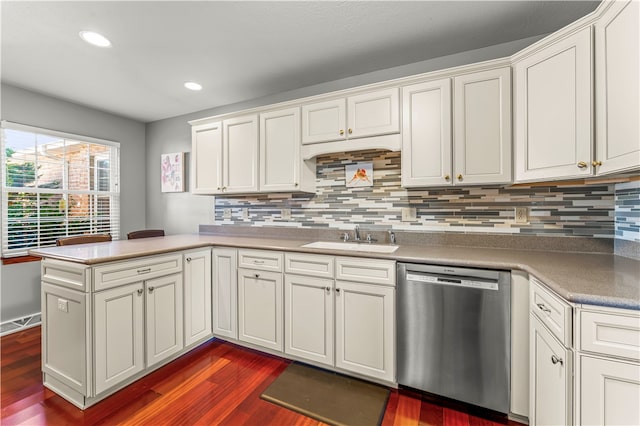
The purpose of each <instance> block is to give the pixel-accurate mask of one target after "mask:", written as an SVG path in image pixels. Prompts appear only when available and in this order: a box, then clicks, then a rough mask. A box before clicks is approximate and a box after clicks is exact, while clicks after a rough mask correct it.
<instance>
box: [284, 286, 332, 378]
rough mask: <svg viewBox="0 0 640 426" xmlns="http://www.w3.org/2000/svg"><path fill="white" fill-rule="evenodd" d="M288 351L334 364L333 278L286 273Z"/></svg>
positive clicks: (285, 316)
mask: <svg viewBox="0 0 640 426" xmlns="http://www.w3.org/2000/svg"><path fill="white" fill-rule="evenodd" d="M284 289H285V291H284V306H285V308H284V324H285V339H284V341H285V348H284V351H285V353H287V354H290V355H295V356H298V357H300V358H304V359H309V360H312V361H316V362H320V363H322V364H327V365H331V366H333V316H334V313H333V280H331V279H326V278H312V277H303V276H300V275H286V276H285V279H284Z"/></svg>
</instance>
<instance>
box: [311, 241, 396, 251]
mask: <svg viewBox="0 0 640 426" xmlns="http://www.w3.org/2000/svg"><path fill="white" fill-rule="evenodd" d="M302 247H304V248H315V249H325V250H344V251H360V252H368V253H393V252H394V251H396V250H397V249H398V246H388V245H381V244H370V243H366V242H364V243H344V242H336V241H316V242H313V243H309V244H305V245H303V246H302Z"/></svg>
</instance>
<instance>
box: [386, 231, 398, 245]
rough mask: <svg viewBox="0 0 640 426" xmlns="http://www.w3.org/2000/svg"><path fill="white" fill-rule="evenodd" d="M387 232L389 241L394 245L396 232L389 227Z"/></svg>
mask: <svg viewBox="0 0 640 426" xmlns="http://www.w3.org/2000/svg"><path fill="white" fill-rule="evenodd" d="M387 232H388V233H389V243H390V244H393V245H395V244H396V234H395V233H394V232H393V230H391V229H389V230H388V231H387Z"/></svg>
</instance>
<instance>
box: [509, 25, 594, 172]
mask: <svg viewBox="0 0 640 426" xmlns="http://www.w3.org/2000/svg"><path fill="white" fill-rule="evenodd" d="M514 80H515V111H514V115H515V151H516V156H515V167H516V172H515V180H516V181H520V182H521V181H535V180H548V179H563V178H575V177H587V176H589V175H590V174H591V170H592V165H591V147H592V143H593V135H592V127H593V126H592V117H591V101H592V97H593V90H592V87H593V86H592V85H593V73H592V43H591V27H586V28H583V29H581V30H579V31H577V32H575V33H573V34H571V35H569V36H567V37H565V38H561V39H558V40H554V41H552V42H550V43H549V44H548V45H545V46H543V47H540V48H539V49H537V50H535V51H533V52H531V53H530V54H529V55H528V56H525V57H524V58H522V59H518V60H517V61H516V62H515V64H514Z"/></svg>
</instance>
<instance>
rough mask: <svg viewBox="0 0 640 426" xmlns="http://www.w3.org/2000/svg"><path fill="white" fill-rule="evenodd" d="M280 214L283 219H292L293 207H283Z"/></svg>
mask: <svg viewBox="0 0 640 426" xmlns="http://www.w3.org/2000/svg"><path fill="white" fill-rule="evenodd" d="M280 216H281V217H282V220H291V209H282V211H281V212H280Z"/></svg>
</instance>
